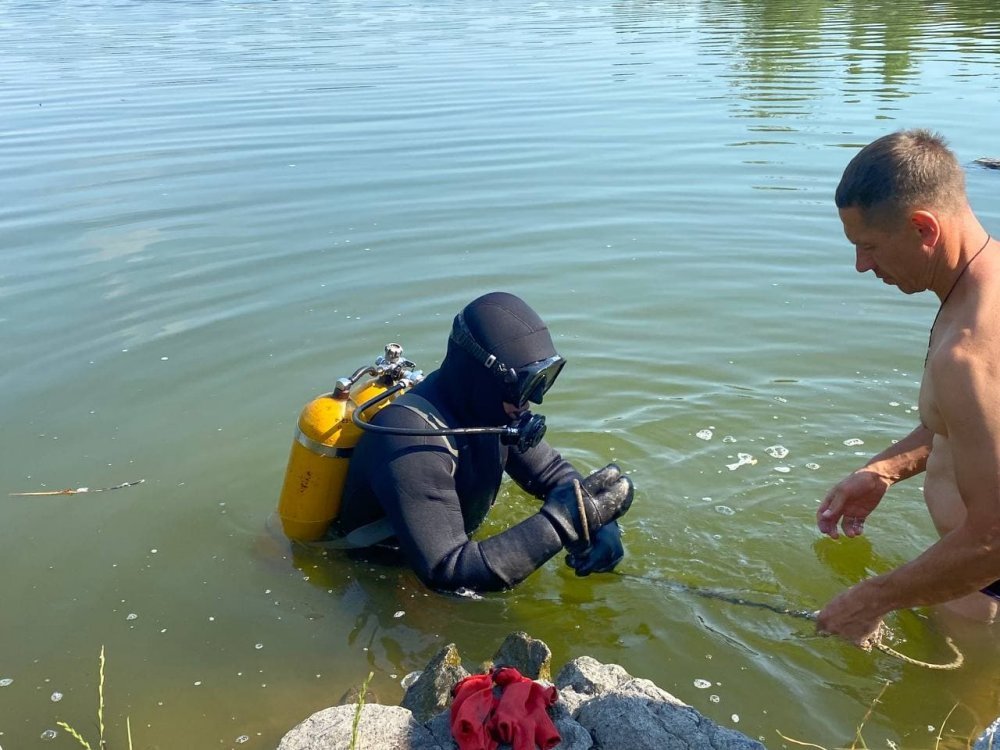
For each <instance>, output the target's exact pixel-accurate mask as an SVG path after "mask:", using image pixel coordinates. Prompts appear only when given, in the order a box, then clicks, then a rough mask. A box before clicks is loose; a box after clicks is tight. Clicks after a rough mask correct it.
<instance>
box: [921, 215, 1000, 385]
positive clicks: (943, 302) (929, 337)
mask: <svg viewBox="0 0 1000 750" xmlns="http://www.w3.org/2000/svg"><path fill="white" fill-rule="evenodd" d="M991 239H993V237H992V236H991V235H989V234H987V235H986V242H984V243H983V246H982V247H981V248H979V249H978V250H976V253H975V255H973V256H972V257H971V258H969V262H968V263H966V264H965V265H964V266H963V267H962V270H961V271H959V272H958V276H956V277H955V280H954V281H953V282H952V283H951V289H949V290H948V293H947V294H946V295H944V299H942V300H941V306H940V307H938V311H937V315H935V316H934V322H933V323H931V332H930V333H929V334H927V354H925V355H924V369H926V368H927V360H929V359H930V357H931V340H932V339H933V338H934V326H936V325H937V322H938V318H940V317H941V311H942V310H944V306H945V305H946V304H947V303H948V298H949V297H951V293H952V292H954V291H955V287H957V286H958V282H959V281H961V280H962V277H963V276H964V275H965V272H966V271H968V270H969V266H971V265H972V261H974V260H975V259H976V258H978V257H979V254H980V253H981V252H982V251H983V250H985V249H986V246H987V245H989V244H990V240H991Z"/></svg>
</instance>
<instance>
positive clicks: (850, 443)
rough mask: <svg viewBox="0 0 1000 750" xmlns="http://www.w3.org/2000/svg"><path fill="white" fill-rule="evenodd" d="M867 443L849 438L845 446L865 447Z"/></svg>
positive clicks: (859, 439)
mask: <svg viewBox="0 0 1000 750" xmlns="http://www.w3.org/2000/svg"><path fill="white" fill-rule="evenodd" d="M864 444H865V441H864V440H862V439H861V438H848V439H847V440H845V441H844V445H846V446H849V447H854V446H855V445H864Z"/></svg>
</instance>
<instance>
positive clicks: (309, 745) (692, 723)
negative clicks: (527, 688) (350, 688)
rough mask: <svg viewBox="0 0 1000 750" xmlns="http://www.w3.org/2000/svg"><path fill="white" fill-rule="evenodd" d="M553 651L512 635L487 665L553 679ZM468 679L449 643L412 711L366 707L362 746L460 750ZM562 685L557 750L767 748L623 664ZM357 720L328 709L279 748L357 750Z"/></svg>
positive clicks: (583, 665) (563, 678) (409, 704)
mask: <svg viewBox="0 0 1000 750" xmlns="http://www.w3.org/2000/svg"><path fill="white" fill-rule="evenodd" d="M551 655H552V652H551V651H550V650H549V648H548V646H547V645H545V644H544V643H543V642H542V641H539V640H535V639H533V638H531V637H530V636H528V635H527V634H526V633H512V634H511V635H510V636H508V637H507V638H506V639H505V640H504V642H503V644H502V645H501V647H500V648H499V649H498V650H497V653H496V654H495V655H494V657H493V660H492V662H488V663H487V665H497V666H500V665H503V666H512V667H515V668H517V669H518V671H520V672H521V673H522V674H524V675H525V676H534V675H541V680H542V681H545V682H547V681H548V680H547V678H546V675H548V674H550V667H551V665H550V662H551ZM484 666H486V665H484ZM480 671H482V670H480ZM468 674H469V673H468V672H467V671H466V670H465V668H464V667H463V666H462V662H461V657H460V655H459V653H458V649H457V647H456V646H455V645H454V644H448V645H447V646H445V647H444V648H443V649H442V650H441V651H440V652H438V654H436V655H435V656H434V658H433V659H432V660H431V661H430V663H429V664H428V665H427V668H426V669H425V670H424V671H423V673H421V675H420V677H419V678H418V679H417V681H416V682H415V683H414V684H413V685H411V686H410V688H409V689H408V690H407V691H406V695H404V697H403V700H402V705H400V706H383V705H380V704H377V703H372V704H369V703H366V704H365V705H364V706H363V707H362V709H361V715H360V721H359V723H358V737H357V744H356V750H375V749H377V750H457V748H458V745H456V744H455V742H454V740H453V739H452V736H451V728H450V714H449V706H450V705H451V689H452V687H453V686H454V685H455V683H456V682H458V680H460V679H462V677H465V676H467V675H468ZM555 685H556V688H557V689H558V690H559V700H558V701H557V702H556V704H555V705H554V706H553V707H552V708H551V709H550V710H549V715H550V716H551V718H552V721H553V722H554V723H555V725H556V728H557V729H558V730H559V734H560V735H561V737H562V741H561V742H560V743H559V744H558V745H557V746H556V750H765V749H764V746H763V745H762V744H761V743H759V742H757V741H756V740H754V739H751V738H750V737H748V736H746V735H744V734H742V733H740V732H738V731H736V730H733V729H729V728H726V727H723V726H721V725H719V724H717V723H715V722H714V721H712V720H711V719H709V718H707V717H705V716H703V715H702V714H700V713H699V712H698V711H696V710H695V709H694V708H692V707H691V706H688V705H687V704H685V703H684V702H683V701H680V700H678V699H677V698H675V697H674V696H672V695H671V694H670V693H668V692H667V691H665V690H663V689H661V688H660V687H658V686H657V685H655V684H654V683H653V682H652V681H650V680H645V679H641V678H637V677H633V676H632V675H630V674H629V673H628V672H627V671H626V670H625V669H624V668H623V667H621V666H620V665H618V664H602V663H601V662H599V661H597V660H596V659H593V658H591V657H589V656H580V657H577V658H576V659H573V660H572V661H570V662H568V663H567V664H566V665H564V666H563V668H562V669H561V670H560V671H559V673H558V675H557V676H556V680H555ZM356 714H357V706H356V705H344V706H336V707H333V708H327V709H323V710H322V711H318V712H317V713H315V714H313V715H312V716H310V717H309V718H307V719H306V720H305V721H303V722H302V723H300V724H299V725H298V726H296V727H295V728H293V729H292V730H291V731H290V732H288V733H287V734H286V735H285V736H284V737H283V738H282V740H281V743H280V744H279V745H278V750H348V749H349V748H350V746H351V738H352V732H353V727H354V720H355V716H356ZM421 717H422V718H421ZM500 748H501V749H502V750H506V749H507V748H509V746H508V745H501V746H500Z"/></svg>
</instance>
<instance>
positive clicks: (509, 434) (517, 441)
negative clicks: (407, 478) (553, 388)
mask: <svg viewBox="0 0 1000 750" xmlns="http://www.w3.org/2000/svg"><path fill="white" fill-rule="evenodd" d="M408 386H409V383H407V382H400V383H396V384H395V385H394V386H392V387H391V388H389V389H388V390H386V391H384V392H382V393H380V394H378V395H377V396H375V397H374V398H370V399H368V400H367V401H365V402H364V403H363V404H361V405H360V406H358V408H356V409H355V410H354V413H353V414H351V421H352V422H354V424H355V425H356V426H357V427H359V428H361V429H362V430H367V431H369V432H380V433H382V434H385V435H415V436H417V437H435V436H437V435H499V436H500V442H502V443H503V444H505V445H517V446H518V447H519V448H520V449H521V450H522V451H524V450H527V449H528V448H531V447H533V446H535V445H537V444H538V443H539V442H540V441H541V439H542V436H543V435H544V434H545V417H543V416H540V415H532V414H531V413H530V412H525V413H524V414H522V415H521V417H520V418H519V419H518V421H517V423H515V424H510V425H498V426H496V427H440V428H438V427H428V428H420V427H389V426H388V425H380V424H371V423H370V422H366V421H364V420H363V419H362V418H361V415H362V413H364V412H365V411H367V410H368V409H370V408H372V407H373V406H375V405H376V404H378V403H380V402H381V401H384V400H385V399H387V398H390V397H391V396H393V395H394V394H396V393H398V392H399V391H401V390H403V389H404V388H406V387H408Z"/></svg>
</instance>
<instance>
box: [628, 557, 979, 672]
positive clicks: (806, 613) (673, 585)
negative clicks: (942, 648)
mask: <svg viewBox="0 0 1000 750" xmlns="http://www.w3.org/2000/svg"><path fill="white" fill-rule="evenodd" d="M615 573H616V575H619V576H621V577H622V578H629V579H632V580H634V581H642V582H643V583H655V584H657V585H658V586H665V587H666V588H669V589H671V590H673V591H683V592H685V593H689V594H694V595H695V596H700V597H703V598H705V599H716V600H718V601H722V602H728V603H729V604H737V605H739V606H741V607H756V608H758V609H766V610H767V611H769V612H774V613H775V614H779V615H785V616H786V617H795V618H797V619H800V620H809V621H811V622H815V621H816V615H817V614H818V612H816V611H814V610H809V609H793V608H791V607H782V606H780V605H777V604H770V603H769V602H761V601H756V600H753V599H744V598H743V597H741V596H737V595H735V594H729V593H726V592H724V591H716V590H713V589H705V588H701V587H699V586H689V585H688V584H685V583H677V582H676V581H667V580H664V579H662V578H649V577H646V576H640V575H635V574H633V573H619V572H617V571H615ZM887 632H888V628H886V627H885V626H884V625H881V626H880V627H879V629H878V630H877V631H876V632H875V635H874V636H872V637H871V638H870V639H869V640H868V641H866V642H865V643H864V644H862V646H861V648H862V649H863V650H865V651H871V650H872V649H873V648H875V649H878V650H879V651H881V652H882V653H884V654H888V655H889V656H894V657H896V658H897V659H899V660H901V661H904V662H906V663H907V664H913V665H914V666H917V667H924V668H925V669H958V668H959V667H961V666H962V664H964V663H965V655H964V654H962V652H961V651H960V650H959V648H958V646H956V645H955V642H954V641H953V640H952V639H951V638H950V637H948V636H945V639H944V641H945V643H946V644H947V645H948V648H950V649H951V650H952V652H953V653H954V657H953V658H952V660H951V661H950V662H947V663H944V664H935V663H933V662H927V661H923V660H921V659H915V658H914V657H912V656H907V655H906V654H903V653H900V652H899V651H897V650H896V649H894V648H892V646H889V645H887V644H886V643H885V642H884V638H885V635H886V633H887Z"/></svg>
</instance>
